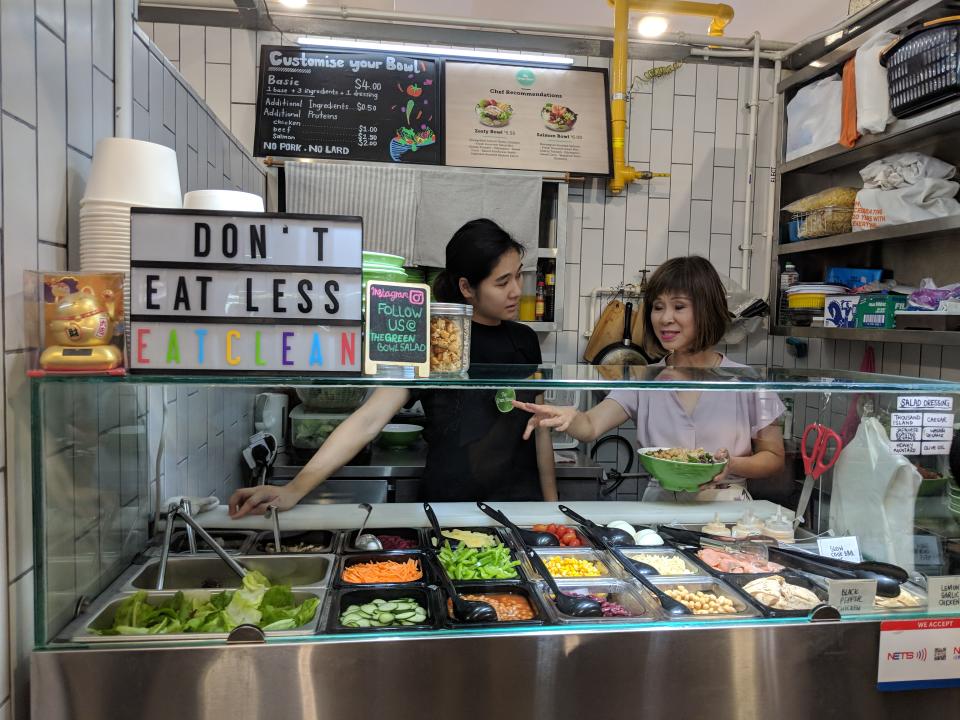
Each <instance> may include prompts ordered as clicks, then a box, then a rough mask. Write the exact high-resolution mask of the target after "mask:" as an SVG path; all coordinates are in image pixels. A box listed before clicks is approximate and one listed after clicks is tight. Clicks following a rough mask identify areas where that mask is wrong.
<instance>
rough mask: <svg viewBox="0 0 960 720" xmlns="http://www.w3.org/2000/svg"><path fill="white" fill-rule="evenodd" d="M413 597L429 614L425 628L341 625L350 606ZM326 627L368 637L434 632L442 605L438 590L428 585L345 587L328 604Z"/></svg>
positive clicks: (333, 595)
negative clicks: (439, 601) (346, 609)
mask: <svg viewBox="0 0 960 720" xmlns="http://www.w3.org/2000/svg"><path fill="white" fill-rule="evenodd" d="M405 597H410V598H414V599H416V600H417V602H419V603H420V605H421V607H423V608H424V609H425V610H426V611H427V622H425V623H423V624H422V625H387V626H385V627H375V628H373V627H372V628H351V627H344V626H343V625H341V624H340V613H341V612H342V609H343V608H346V607H347V606H349V605H364V604H366V603H368V602H370V601H371V600H373V599H375V598H381V599H383V600H398V599H400V598H405ZM328 605H329V608H328V610H327V617H326V624H325V627H326V628H327V631H328V632H332V633H345V634H364V633H404V632H417V631H421V632H422V631H424V630H434V629H435V628H436V627H437V623H438V622H439V621H438V617H437V608H438V607H439V603H438V601H437V598H436V589H435V588H432V587H427V586H424V585H410V586H397V585H391V586H389V587H387V586H383V585H381V586H378V587H374V586H371V585H357V586H354V587H345V588H343V589H341V590H337V591H336V592H334V593H333V594H332V597H331V601H330V602H329V603H328Z"/></svg>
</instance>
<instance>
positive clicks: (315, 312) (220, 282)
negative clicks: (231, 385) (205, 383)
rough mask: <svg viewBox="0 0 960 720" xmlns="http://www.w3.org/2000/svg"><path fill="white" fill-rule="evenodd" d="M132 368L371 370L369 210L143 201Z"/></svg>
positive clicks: (137, 225) (135, 263) (134, 239)
mask: <svg viewBox="0 0 960 720" xmlns="http://www.w3.org/2000/svg"><path fill="white" fill-rule="evenodd" d="M130 238H131V251H130V283H131V303H130V304H131V308H130V320H131V323H130V324H131V329H130V367H131V370H135V371H142V372H178V371H179V372H231V373H233V372H241V371H247V372H249V371H253V372H264V373H278V372H279V373H334V372H358V371H359V370H360V367H361V360H362V357H361V356H362V347H361V342H360V335H361V332H360V326H361V296H360V285H361V266H362V262H363V227H362V221H361V220H360V218H355V217H333V216H311V215H286V214H282V215H281V214H272V213H226V212H213V211H197V210H156V209H138V208H134V209H133V211H132V213H131V217H130Z"/></svg>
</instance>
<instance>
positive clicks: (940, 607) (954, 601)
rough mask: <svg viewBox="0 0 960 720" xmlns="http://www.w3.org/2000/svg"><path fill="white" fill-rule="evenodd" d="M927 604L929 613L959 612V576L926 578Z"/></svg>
mask: <svg viewBox="0 0 960 720" xmlns="http://www.w3.org/2000/svg"><path fill="white" fill-rule="evenodd" d="M927 602H928V603H929V605H928V610H929V611H930V612H952V613H955V612H960V575H940V576H933V577H928V578H927Z"/></svg>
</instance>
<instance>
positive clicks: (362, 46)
mask: <svg viewBox="0 0 960 720" xmlns="http://www.w3.org/2000/svg"><path fill="white" fill-rule="evenodd" d="M297 44H298V45H307V46H314V47H325V48H336V49H342V50H370V51H373V52H394V53H403V54H406V55H437V56H443V57H457V58H478V59H482V60H514V61H519V62H530V63H545V64H546V63H549V64H551V65H573V58H572V57H565V56H563V55H539V54H537V53H518V52H506V51H503V52H501V51H499V50H473V49H472V48H459V47H437V46H433V45H407V44H405V43H387V42H385V43H379V42H369V41H365V40H345V39H341V38H318V37H299V38H297Z"/></svg>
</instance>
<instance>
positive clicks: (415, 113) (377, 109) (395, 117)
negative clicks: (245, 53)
mask: <svg viewBox="0 0 960 720" xmlns="http://www.w3.org/2000/svg"><path fill="white" fill-rule="evenodd" d="M258 81H259V84H258V90H257V125H256V132H255V135H254V155H256V156H258V157H265V156H267V155H279V156H288V157H304V158H325V159H332V160H364V161H380V162H404V163H427V164H434V165H440V164H442V163H443V156H442V145H441V143H440V142H439V138H440V106H439V103H438V84H439V83H438V63H437V61H436V60H429V59H427V60H424V59H420V58H414V57H408V56H401V55H393V54H384V53H337V52H325V51H323V50H312V49H308V48H301V47H280V46H271V45H264V46H263V48H262V49H261V51H260V76H259V79H258Z"/></svg>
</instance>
